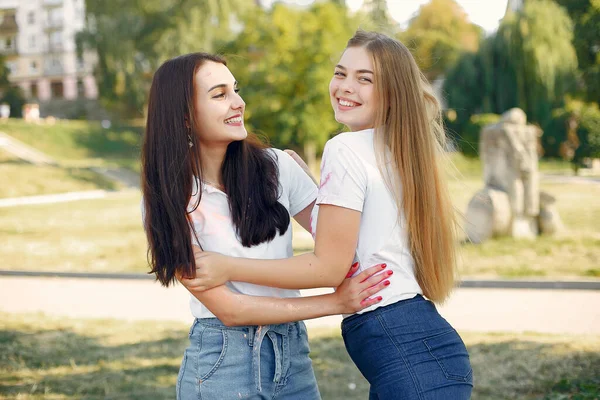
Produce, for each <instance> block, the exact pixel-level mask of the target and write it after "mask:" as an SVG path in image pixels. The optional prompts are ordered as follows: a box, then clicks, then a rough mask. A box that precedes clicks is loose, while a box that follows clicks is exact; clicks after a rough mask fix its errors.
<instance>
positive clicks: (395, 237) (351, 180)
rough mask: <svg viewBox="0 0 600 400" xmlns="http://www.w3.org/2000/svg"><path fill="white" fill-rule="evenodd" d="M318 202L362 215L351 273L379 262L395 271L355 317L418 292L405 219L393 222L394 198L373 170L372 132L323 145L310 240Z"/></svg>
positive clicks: (339, 137) (343, 135) (341, 137)
mask: <svg viewBox="0 0 600 400" xmlns="http://www.w3.org/2000/svg"><path fill="white" fill-rule="evenodd" d="M319 204H331V205H335V206H340V207H344V208H349V209H352V210H357V211H360V212H362V215H361V220H360V231H359V235H358V246H357V248H356V255H355V259H354V261H358V262H359V263H360V267H359V269H358V271H357V272H356V274H358V273H360V272H361V271H363V270H365V269H367V268H369V267H372V266H374V265H375V264H379V263H386V264H387V269H386V270H392V271H394V274H393V275H392V276H391V277H390V285H389V286H388V287H386V288H385V289H383V290H381V291H380V292H379V293H377V295H380V296H382V297H383V300H382V301H381V302H379V303H377V304H375V305H373V306H371V307H369V308H366V309H364V310H362V311H360V312H359V313H363V312H366V311H370V310H373V309H375V308H378V307H382V306H386V305H389V304H392V303H395V302H397V301H400V300H405V299H409V298H412V297H414V296H416V295H417V294H422V290H421V288H420V287H419V284H418V283H417V279H416V277H415V271H414V260H413V257H412V255H411V252H410V248H409V247H408V231H407V227H406V220H405V218H404V216H403V215H402V216H401V218H400V219H398V208H397V207H396V203H395V201H394V198H393V196H392V195H391V193H390V191H389V190H388V189H387V187H386V185H385V181H384V179H383V176H382V175H381V172H380V171H379V168H378V167H377V161H376V158H375V145H374V131H373V129H367V130H364V131H358V132H346V133H341V134H339V135H337V136H336V137H334V138H333V139H331V140H329V141H328V142H327V144H326V145H325V150H324V151H323V159H322V161H321V185H320V188H319V195H318V197H317V205H316V206H315V207H314V208H313V210H312V215H311V224H312V225H311V231H312V232H313V236H314V235H316V232H317V216H318V213H319V207H318V205H319ZM315 241H316V238H315Z"/></svg>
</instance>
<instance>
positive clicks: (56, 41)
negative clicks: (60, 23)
mask: <svg viewBox="0 0 600 400" xmlns="http://www.w3.org/2000/svg"><path fill="white" fill-rule="evenodd" d="M62 42H63V37H62V32H60V31H58V32H52V34H51V35H50V43H51V44H52V46H55V47H60V46H61V45H62Z"/></svg>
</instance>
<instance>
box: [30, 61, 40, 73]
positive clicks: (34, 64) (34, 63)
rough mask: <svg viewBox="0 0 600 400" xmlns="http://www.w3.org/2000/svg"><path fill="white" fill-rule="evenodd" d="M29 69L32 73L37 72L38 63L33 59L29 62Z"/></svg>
mask: <svg viewBox="0 0 600 400" xmlns="http://www.w3.org/2000/svg"><path fill="white" fill-rule="evenodd" d="M29 70H30V71H31V73H32V74H35V73H37V71H38V64H37V62H35V61H32V62H31V64H29Z"/></svg>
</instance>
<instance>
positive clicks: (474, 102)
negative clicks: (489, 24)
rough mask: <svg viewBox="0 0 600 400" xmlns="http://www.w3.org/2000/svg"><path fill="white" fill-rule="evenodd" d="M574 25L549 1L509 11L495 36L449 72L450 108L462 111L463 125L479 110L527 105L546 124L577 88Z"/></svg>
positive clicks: (537, 0) (539, 0)
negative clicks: (553, 111)
mask: <svg viewBox="0 0 600 400" xmlns="http://www.w3.org/2000/svg"><path fill="white" fill-rule="evenodd" d="M572 40H573V24H572V22H571V20H570V18H569V16H568V15H567V13H566V12H565V11H564V9H562V8H561V7H560V6H558V5H557V4H555V3H554V2H552V1H550V0H529V1H527V2H526V3H525V6H524V7H523V8H522V9H521V10H520V11H518V12H512V11H509V12H508V13H507V15H506V16H505V18H504V19H503V21H502V22H501V24H500V27H499V28H498V31H497V32H496V34H495V35H494V36H491V37H489V38H487V39H486V40H485V41H484V43H483V44H482V45H481V48H480V49H479V51H478V52H477V53H468V54H464V55H463V56H462V57H461V59H460V60H459V61H458V62H457V64H456V66H455V67H454V68H453V69H452V70H451V71H450V72H449V73H448V75H447V79H446V81H445V86H444V90H445V92H446V94H447V100H448V107H449V108H452V109H455V110H457V116H458V118H457V119H458V126H460V125H461V124H464V123H466V122H467V121H468V119H469V118H470V116H471V115H472V114H476V113H497V114H500V113H503V112H504V111H506V110H507V109H509V108H512V107H519V108H522V109H523V110H524V111H525V112H526V113H527V116H528V119H529V120H530V121H532V122H536V123H538V124H540V126H542V127H544V126H545V125H546V124H548V123H549V121H550V120H551V118H552V109H554V108H557V107H560V106H562V105H563V103H564V98H565V94H567V93H569V92H570V91H571V90H573V88H574V84H575V74H576V70H577V57H576V54H575V49H574V47H573V45H572Z"/></svg>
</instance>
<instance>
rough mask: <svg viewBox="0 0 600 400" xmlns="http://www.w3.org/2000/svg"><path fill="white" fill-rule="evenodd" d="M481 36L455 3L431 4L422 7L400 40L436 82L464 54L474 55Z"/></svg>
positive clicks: (439, 1) (450, 0)
mask: <svg viewBox="0 0 600 400" xmlns="http://www.w3.org/2000/svg"><path fill="white" fill-rule="evenodd" d="M482 35H483V31H482V29H481V28H479V27H478V26H477V25H474V24H472V23H471V22H469V20H468V18H467V15H466V13H465V12H464V10H463V9H462V8H461V7H460V6H459V5H458V4H457V3H456V1H455V0H432V1H431V2H429V3H427V4H425V5H423V6H421V8H420V9H419V13H418V14H417V15H416V16H415V17H414V18H413V19H412V20H411V21H410V24H409V26H408V29H407V30H406V31H404V32H402V33H401V34H399V39H400V40H401V41H402V42H403V43H405V44H406V45H407V46H409V48H411V49H412V52H413V55H414V56H415V59H416V60H417V63H418V64H419V67H420V68H421V69H422V70H423V71H424V72H425V74H426V75H427V77H428V78H429V79H435V78H436V77H438V76H440V75H441V74H443V73H444V72H446V71H447V70H448V69H449V68H450V67H452V66H453V65H454V64H455V63H456V61H457V60H458V59H459V57H460V54H461V53H462V52H463V51H469V52H474V51H476V50H477V48H478V47H479V42H480V39H481V37H482Z"/></svg>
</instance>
